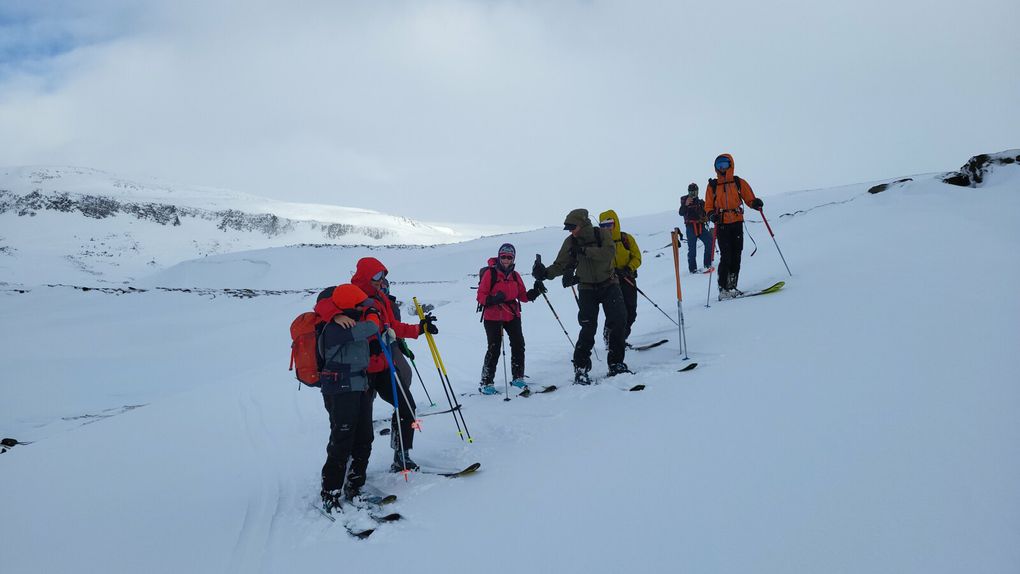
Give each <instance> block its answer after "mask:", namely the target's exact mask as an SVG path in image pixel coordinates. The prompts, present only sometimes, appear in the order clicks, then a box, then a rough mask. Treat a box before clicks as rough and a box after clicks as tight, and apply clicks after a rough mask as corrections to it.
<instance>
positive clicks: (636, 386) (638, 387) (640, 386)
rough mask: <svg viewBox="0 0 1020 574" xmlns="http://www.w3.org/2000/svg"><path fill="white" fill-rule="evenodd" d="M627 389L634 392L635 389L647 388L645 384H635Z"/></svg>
mask: <svg viewBox="0 0 1020 574" xmlns="http://www.w3.org/2000/svg"><path fill="white" fill-rule="evenodd" d="M627 390H628V391H631V392H634V391H643V390H645V386H644V385H634V386H633V387H631V388H629V389H627Z"/></svg>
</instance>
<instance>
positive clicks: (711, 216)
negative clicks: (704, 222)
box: [708, 211, 719, 223]
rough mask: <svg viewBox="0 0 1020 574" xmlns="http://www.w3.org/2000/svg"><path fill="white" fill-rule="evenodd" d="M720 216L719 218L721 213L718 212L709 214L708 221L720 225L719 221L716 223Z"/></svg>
mask: <svg viewBox="0 0 1020 574" xmlns="http://www.w3.org/2000/svg"><path fill="white" fill-rule="evenodd" d="M718 216H719V213H718V212H716V211H713V212H712V213H709V214H708V220H709V221H711V222H712V223H718V221H716V220H717V219H718Z"/></svg>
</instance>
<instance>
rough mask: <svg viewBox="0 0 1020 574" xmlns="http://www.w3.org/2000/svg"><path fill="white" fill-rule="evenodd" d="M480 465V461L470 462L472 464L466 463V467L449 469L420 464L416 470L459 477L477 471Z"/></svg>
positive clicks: (447, 476)
mask: <svg viewBox="0 0 1020 574" xmlns="http://www.w3.org/2000/svg"><path fill="white" fill-rule="evenodd" d="M481 466H482V463H480V462H475V463H472V464H470V465H468V466H467V467H465V468H464V469H462V470H450V469H441V468H435V467H428V466H422V467H421V468H419V469H418V472H421V473H423V474H435V475H437V476H445V477H446V478H459V477H461V476H467V475H469V474H474V473H475V471H477V470H478V469H479V468H481Z"/></svg>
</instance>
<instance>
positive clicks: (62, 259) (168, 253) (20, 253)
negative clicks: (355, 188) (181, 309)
mask: <svg viewBox="0 0 1020 574" xmlns="http://www.w3.org/2000/svg"><path fill="white" fill-rule="evenodd" d="M0 222H2V227H0V229H2V230H3V232H2V235H0V281H3V282H7V283H21V284H26V283H34V282H68V281H79V282H89V281H90V282H98V283H129V282H130V281H132V280H133V279H135V278H137V277H139V276H141V275H145V274H148V273H151V272H152V271H154V270H158V269H161V268H163V267H165V266H168V265H172V264H174V263H177V262H178V261H181V260H185V259H192V258H195V257H202V256H205V255H209V254H214V253H225V252H232V251H243V250H248V249H255V248H259V247H267V246H280V245H289V244H295V243H329V244H346V245H356V244H368V245H386V244H423V245H433V244H439V243H451V242H457V241H463V240H465V239H471V238H474V237H477V236H479V235H482V234H485V233H494V232H497V231H502V230H505V229H504V228H497V227H495V226H493V227H490V228H475V229H471V228H469V227H473V226H464V228H461V229H460V230H455V229H453V228H451V227H449V226H444V225H436V224H429V223H424V222H420V221H416V220H413V219H410V218H406V217H398V216H392V215H386V214H384V213H379V212H376V211H372V210H367V209H358V208H347V207H338V206H326V205H315V204H297V203H288V202H280V201H275V200H270V199H266V198H260V197H256V196H252V195H248V194H244V193H240V192H234V191H228V190H222V189H215V188H204V187H187V186H176V185H169V184H164V183H139V182H137V181H133V180H129V179H126V178H121V177H117V176H114V175H110V174H107V173H105V172H102V171H99V170H94V169H87V168H68V167H23V168H9V169H7V170H4V171H2V172H0Z"/></svg>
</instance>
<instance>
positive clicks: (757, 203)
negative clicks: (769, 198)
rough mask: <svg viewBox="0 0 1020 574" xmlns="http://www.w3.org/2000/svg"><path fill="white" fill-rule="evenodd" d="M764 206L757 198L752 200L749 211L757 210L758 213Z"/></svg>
mask: <svg viewBox="0 0 1020 574" xmlns="http://www.w3.org/2000/svg"><path fill="white" fill-rule="evenodd" d="M764 206H765V203H764V202H763V201H762V200H761V199H758V198H757V197H756V198H754V201H752V202H751V209H757V210H758V211H761V208H762V207H764Z"/></svg>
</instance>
